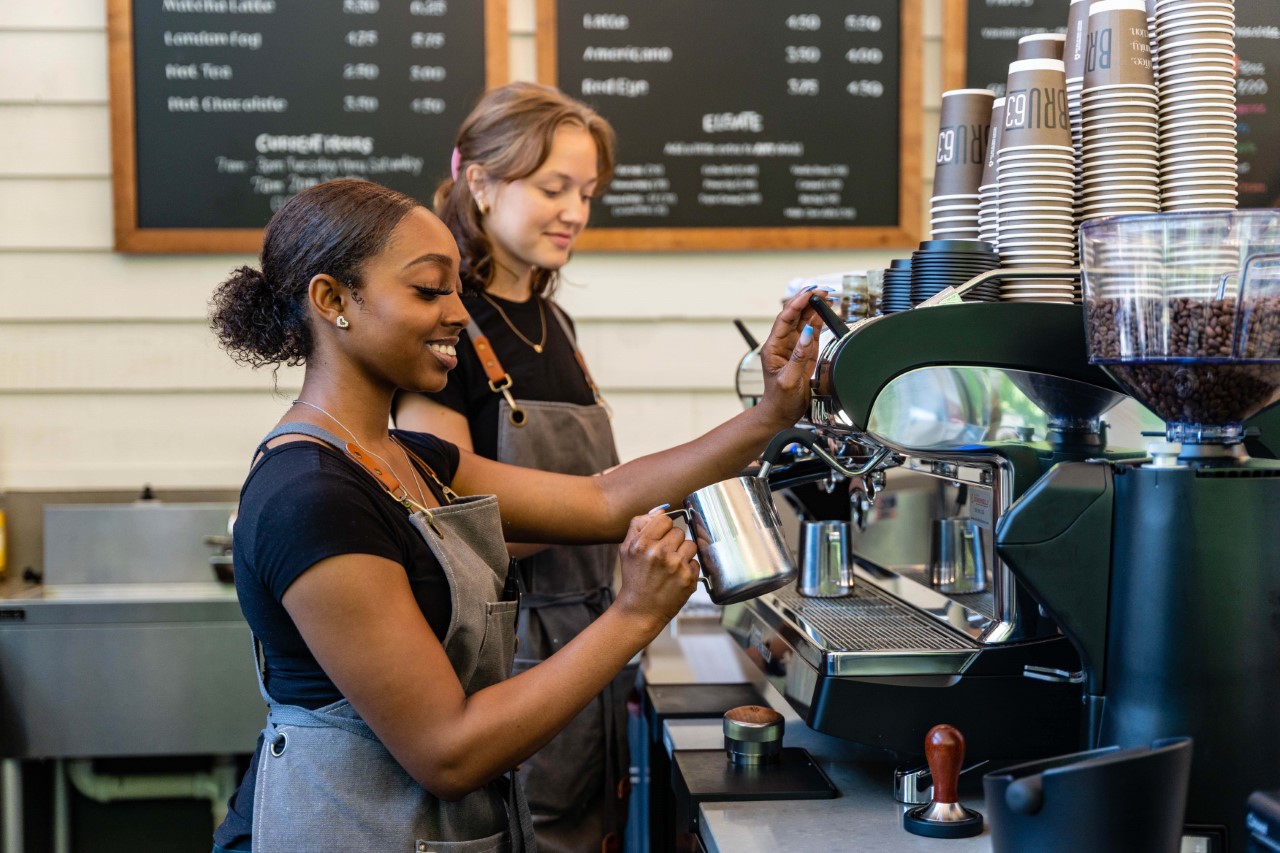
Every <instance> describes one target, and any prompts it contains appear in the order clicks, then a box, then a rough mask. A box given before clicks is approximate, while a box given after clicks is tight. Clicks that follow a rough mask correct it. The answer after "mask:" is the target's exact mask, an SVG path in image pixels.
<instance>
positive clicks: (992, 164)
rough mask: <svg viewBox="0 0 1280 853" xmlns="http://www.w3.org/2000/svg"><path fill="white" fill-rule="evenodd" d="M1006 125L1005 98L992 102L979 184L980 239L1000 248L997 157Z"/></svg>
mask: <svg viewBox="0 0 1280 853" xmlns="http://www.w3.org/2000/svg"><path fill="white" fill-rule="evenodd" d="M1003 125H1004V98H996V99H995V101H993V102H992V104H991V135H990V136H989V137H988V138H987V159H986V164H985V165H984V166H983V167H982V182H981V183H979V184H978V239H979V240H984V241H986V242H988V243H990V244H991V245H992V247H993V248H998V247H999V245H1000V183H999V180H998V178H997V174H998V173H997V172H996V157H997V155H998V154H999V153H1000V131H1001V130H1002V129H1003Z"/></svg>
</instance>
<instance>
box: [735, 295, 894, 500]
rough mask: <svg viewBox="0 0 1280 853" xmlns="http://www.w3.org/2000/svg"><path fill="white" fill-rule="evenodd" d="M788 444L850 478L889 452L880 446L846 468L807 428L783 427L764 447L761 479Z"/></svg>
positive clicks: (865, 469)
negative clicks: (856, 464) (864, 459)
mask: <svg viewBox="0 0 1280 853" xmlns="http://www.w3.org/2000/svg"><path fill="white" fill-rule="evenodd" d="M833 316H834V315H833ZM788 444H803V445H804V446H805V447H807V448H809V449H810V450H811V451H813V454H814V455H815V456H817V457H818V458H819V459H821V460H822V461H823V462H825V463H827V465H828V466H829V467H830V468H831V470H832V471H835V472H836V473H837V474H843V475H844V476H846V477H848V478H850V479H853V478H855V477H861V476H862V475H864V474H867V473H869V472H871V471H874V470H875V469H876V468H877V467H879V465H880V463H882V462H883V461H884V460H885V458H886V457H887V456H889V454H890V453H891V451H890V450H889V448H887V447H882V448H880V449H879V450H878V451H877V452H876V454H875V455H874V456H872V457H871V458H870V459H869V460H868V461H867V463H866V464H865V465H862V466H860V467H858V468H846V467H845V465H844V464H843V463H842V462H840V460H838V459H836V458H835V457H834V456H832V455H831V454H830V453H828V452H827V451H825V450H823V449H822V448H821V447H819V446H818V442H817V440H816V439H815V438H814V435H813V433H812V432H810V431H809V430H807V429H800V428H799V427H794V428H792V429H784V430H783V431H782V432H780V433H778V434H777V435H775V436H774V437H773V438H772V439H771V440H770V441H769V446H768V447H766V448H765V449H764V453H763V454H762V455H761V457H760V458H761V460H762V461H761V464H760V471H759V473H757V474H756V476H757V477H759V478H761V479H766V478H768V476H769V471H770V470H771V469H772V468H773V465H774V463H775V462H777V461H778V457H779V456H781V455H782V449H783V448H784V447H786V446H787V445H788Z"/></svg>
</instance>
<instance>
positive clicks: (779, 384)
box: [759, 288, 821, 428]
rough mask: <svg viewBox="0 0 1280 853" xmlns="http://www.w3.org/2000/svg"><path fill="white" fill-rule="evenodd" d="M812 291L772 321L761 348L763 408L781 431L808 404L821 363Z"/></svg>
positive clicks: (800, 413) (761, 405) (817, 320)
mask: <svg viewBox="0 0 1280 853" xmlns="http://www.w3.org/2000/svg"><path fill="white" fill-rule="evenodd" d="M812 295H813V288H810V289H809V290H805V291H802V292H801V293H797V294H796V295H795V296H794V297H793V298H792V299H791V301H789V302H788V303H787V304H786V305H785V306H784V307H783V309H782V313H780V314H779V315H778V318H777V319H776V320H774V321H773V328H772V329H771V330H770V331H769V337H768V338H767V339H766V340H765V342H764V344H763V345H761V347H760V364H761V366H762V368H763V369H764V397H763V398H762V399H761V401H760V403H759V406H760V407H764V408H765V409H766V411H768V412H769V413H770V414H771V415H772V416H773V418H774V420H776V422H777V423H778V424H779V427H780V428H785V427H789V426H792V425H794V424H795V423H796V422H797V421H799V420H800V419H801V418H802V417H804V414H805V411H806V410H807V408H808V405H809V380H810V379H811V378H812V377H813V370H814V367H815V365H816V364H817V361H818V343H817V340H816V338H817V336H818V335H817V329H816V327H817V326H819V325H820V324H821V320H820V319H819V317H818V313H817V311H815V310H814V308H813V306H812V305H810V304H809V298H810V297H811V296H812Z"/></svg>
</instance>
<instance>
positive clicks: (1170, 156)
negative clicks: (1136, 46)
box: [1155, 0, 1236, 211]
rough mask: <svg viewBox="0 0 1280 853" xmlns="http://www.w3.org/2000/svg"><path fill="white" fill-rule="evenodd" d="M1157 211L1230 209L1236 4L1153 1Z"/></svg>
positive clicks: (1212, 0) (1232, 205)
mask: <svg viewBox="0 0 1280 853" xmlns="http://www.w3.org/2000/svg"><path fill="white" fill-rule="evenodd" d="M1155 20H1156V33H1155V44H1156V45H1157V46H1158V48H1159V51H1160V57H1161V58H1160V79H1159V87H1158V91H1159V95H1160V120H1159V125H1160V192H1161V202H1162V206H1161V209H1162V210H1165V211H1178V210H1234V209H1235V207H1236V87H1235V10H1234V8H1233V6H1232V4H1231V2H1230V0H1155Z"/></svg>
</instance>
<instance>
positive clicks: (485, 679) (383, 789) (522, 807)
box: [253, 423, 536, 853]
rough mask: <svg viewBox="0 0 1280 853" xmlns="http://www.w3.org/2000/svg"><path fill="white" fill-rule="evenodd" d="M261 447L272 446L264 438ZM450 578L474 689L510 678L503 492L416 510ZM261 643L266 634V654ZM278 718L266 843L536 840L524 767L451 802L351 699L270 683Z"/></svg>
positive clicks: (510, 608)
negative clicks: (282, 695) (321, 699)
mask: <svg viewBox="0 0 1280 853" xmlns="http://www.w3.org/2000/svg"><path fill="white" fill-rule="evenodd" d="M287 434H302V435H308V436H311V437H313V438H318V439H320V440H322V441H325V442H327V443H329V444H332V445H334V446H335V447H336V448H338V449H339V450H341V449H343V448H344V447H345V446H346V442H344V441H343V440H342V439H340V438H338V437H337V436H335V435H333V434H332V433H329V432H328V431H326V430H323V429H321V428H319V427H316V426H314V425H311V424H304V423H291V424H282V425H281V426H279V427H276V429H274V430H272V431H271V433H270V434H269V435H268V436H267V437H266V438H265V439H263V446H265V444H266V443H267V442H268V441H270V440H271V439H273V438H275V437H277V436H280V435H287ZM260 449H261V448H260ZM409 520H410V522H411V523H412V524H413V526H414V529H415V530H417V532H418V534H419V535H420V536H421V537H422V539H423V540H424V541H425V542H426V543H427V546H428V547H429V548H430V549H431V552H432V553H433V554H435V556H436V558H437V559H438V560H439V561H440V565H441V567H442V568H443V569H444V573H445V576H446V578H447V579H448V581H449V591H450V603H451V606H452V615H451V616H450V620H449V628H448V631H447V632H446V634H445V638H444V650H445V653H446V654H447V655H448V658H449V662H450V663H451V664H452V665H453V668H454V671H455V672H456V673H457V675H458V681H459V682H460V683H461V684H462V687H463V690H464V691H465V692H466V694H467V695H468V696H469V695H471V694H472V693H475V692H476V691H478V690H482V689H484V688H485V687H488V686H489V685H491V684H496V683H497V682H499V681H502V680H503V679H504V678H507V677H508V675H509V674H510V672H511V665H512V658H513V655H514V622H515V617H516V612H517V610H518V608H519V601H518V600H503V599H504V589H505V588H506V580H507V567H508V564H509V560H508V557H507V553H506V546H505V543H504V542H503V538H502V525H501V520H500V518H499V516H498V504H497V499H496V498H495V497H494V496H493V495H484V496H479V497H464V498H458V499H456V500H455V501H454V502H453V503H450V504H448V505H445V506H441V507H439V508H434V509H432V510H431V511H430V514H429V515H428V513H425V512H415V513H413V515H411V516H410V517H409ZM257 653H258V649H257V641H256V640H255V656H256V655H257ZM258 685H259V687H260V689H261V690H262V696H263V698H264V699H265V700H266V701H267V707H268V714H267V725H266V728H264V729H263V738H264V742H263V747H262V753H261V754H260V755H259V756H258V774H257V777H256V787H255V789H254V802H253V850H254V851H255V853H258V852H259V851H260V853H284V851H307V853H321V851H333V853H339V851H341V853H356V851H369V853H374V851H376V853H383V851H404V853H427V851H438V853H488V851H495V853H508V851H509V852H510V853H524V852H525V851H534V850H536V845H535V842H534V840H533V831H532V826H531V823H530V818H529V812H528V807H527V804H526V803H525V800H524V796H523V792H522V791H521V789H520V785H519V783H518V782H514V781H513V777H514V774H511V776H508V777H503V778H500V779H499V780H497V781H495V782H492V783H490V784H488V785H486V786H485V787H483V788H481V789H479V790H477V791H473V792H472V793H470V794H468V795H467V796H465V797H463V798H462V799H461V800H458V801H457V802H444V801H443V800H440V799H437V798H436V797H434V796H433V795H432V794H430V793H428V792H427V791H426V790H425V789H424V788H423V787H422V786H421V785H419V784H418V783H417V782H415V781H414V780H413V778H412V777H411V776H409V774H408V773H406V772H405V770H404V769H403V768H402V767H401V766H400V764H399V763H398V762H397V761H396V760H395V758H393V757H392V755H391V754H390V753H389V752H388V751H387V749H386V747H384V746H383V745H382V742H381V741H379V740H378V738H377V736H376V735H375V734H374V733H373V730H372V729H370V728H369V726H368V724H366V723H365V722H364V721H363V720H361V719H360V717H359V715H358V714H356V712H355V709H354V708H352V707H351V705H350V703H348V702H347V701H346V700H342V701H339V702H335V703H334V704H331V705H327V706H325V707H323V708H319V709H317V710H309V709H307V708H302V707H299V706H296V705H282V704H280V703H277V702H275V701H274V700H273V699H272V698H271V697H270V695H268V693H267V689H266V685H265V682H264V680H263V665H262V661H261V659H259V660H258Z"/></svg>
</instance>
